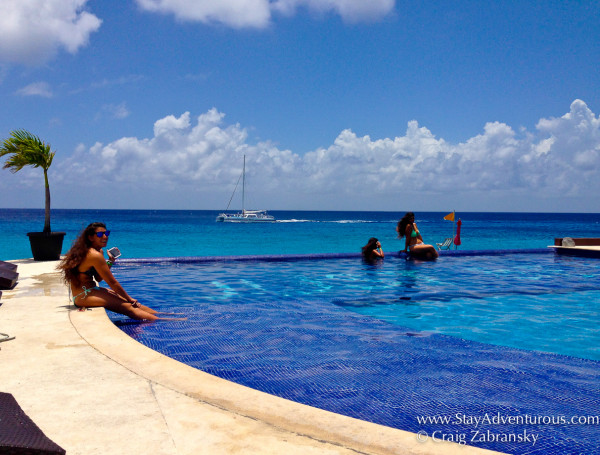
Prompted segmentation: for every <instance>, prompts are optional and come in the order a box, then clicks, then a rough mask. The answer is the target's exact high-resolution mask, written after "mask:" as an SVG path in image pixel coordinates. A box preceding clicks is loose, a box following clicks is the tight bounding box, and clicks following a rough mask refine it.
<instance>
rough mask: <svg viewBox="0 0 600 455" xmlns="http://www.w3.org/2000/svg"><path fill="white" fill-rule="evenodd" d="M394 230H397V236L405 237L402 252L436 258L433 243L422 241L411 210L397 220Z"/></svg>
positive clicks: (421, 257)
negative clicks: (428, 243)
mask: <svg viewBox="0 0 600 455" xmlns="http://www.w3.org/2000/svg"><path fill="white" fill-rule="evenodd" d="M396 232H398V238H400V239H401V238H402V237H405V238H406V243H405V245H404V250H403V251H404V252H410V254H411V256H413V257H416V258H419V259H436V258H437V257H438V252H437V251H436V249H435V247H434V246H433V245H427V244H425V243H423V237H421V233H420V232H419V228H417V224H416V223H415V214H414V213H413V212H407V213H406V215H404V216H403V217H402V219H401V220H400V221H398V225H397V226H396Z"/></svg>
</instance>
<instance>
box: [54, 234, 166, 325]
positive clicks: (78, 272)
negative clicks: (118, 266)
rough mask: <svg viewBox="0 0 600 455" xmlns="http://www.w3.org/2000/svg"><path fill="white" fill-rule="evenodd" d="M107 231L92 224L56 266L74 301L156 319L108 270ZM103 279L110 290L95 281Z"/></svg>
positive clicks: (80, 305) (109, 264)
mask: <svg viewBox="0 0 600 455" xmlns="http://www.w3.org/2000/svg"><path fill="white" fill-rule="evenodd" d="M109 235H110V231H107V230H106V225H105V224H104V223H92V224H90V225H89V226H88V227H86V228H85V229H84V230H83V231H82V232H81V234H79V237H77V238H76V239H75V241H74V242H73V245H72V246H71V249H70V250H69V252H68V253H67V254H66V255H65V257H64V258H63V260H62V261H61V262H60V264H59V265H58V269H59V270H62V272H63V274H64V280H65V283H66V284H67V285H68V286H70V288H71V292H72V293H73V304H74V305H75V306H76V307H77V308H80V309H84V308H94V307H104V308H106V309H107V310H110V311H114V312H115V313H120V314H124V315H125V316H129V317H130V318H132V319H138V320H147V321H156V320H157V319H171V318H159V317H158V316H156V315H157V314H159V313H158V312H157V311H155V310H153V309H151V308H148V307H147V306H144V305H142V304H140V303H139V302H138V301H137V300H136V299H133V298H131V297H130V296H129V294H127V292H125V289H123V287H122V286H121V285H120V284H119V282H118V281H117V279H116V278H115V277H114V276H113V274H112V272H111V271H110V267H112V264H113V262H114V261H115V258H114V257H113V256H112V255H111V254H110V253H109V260H108V261H106V260H105V258H104V254H103V252H102V248H103V247H105V246H106V244H107V243H108V236H109ZM102 280H104V281H106V283H107V284H108V285H109V286H110V287H111V289H106V288H101V287H99V286H98V285H97V284H96V281H98V282H100V281H102Z"/></svg>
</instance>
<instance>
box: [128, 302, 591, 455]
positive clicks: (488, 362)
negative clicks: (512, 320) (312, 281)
mask: <svg viewBox="0 0 600 455" xmlns="http://www.w3.org/2000/svg"><path fill="white" fill-rule="evenodd" d="M192 318H194V319H199V320H201V321H202V324H201V326H202V328H201V330H197V329H196V330H195V331H192V332H189V333H188V338H187V339H184V340H181V339H180V340H179V341H177V342H176V343H164V340H168V339H171V336H170V335H169V332H170V331H177V332H180V328H181V327H185V325H186V323H185V322H182V323H177V324H154V325H148V324H144V325H138V326H136V325H131V324H126V325H123V326H122V329H124V330H125V331H126V332H128V331H131V332H132V336H134V337H135V338H136V339H138V340H140V341H143V342H144V343H145V344H147V345H148V346H150V347H151V348H153V349H155V350H157V351H159V352H163V353H164V354H166V355H169V356H170V357H173V358H175V359H177V360H180V361H183V362H185V363H188V364H191V365H193V366H196V367H197V368H199V369H202V370H204V371H206V372H208V373H210V374H213V375H216V376H219V377H222V378H224V379H227V380H231V381H235V382H238V383H241V384H244V385H247V386H249V387H252V388H255V389H258V390H262V391H264V392H267V393H270V394H273V395H277V396H281V397H283V398H287V399H291V400H294V401H298V402H301V403H305V404H308V405H311V406H315V407H320V408H322V409H327V410H330V411H333V412H337V413H340V414H346V415H349V416H352V417H356V418H359V419H362V420H367V421H372V422H375V423H380V424H383V425H388V426H392V427H395V428H400V429H404V430H408V431H412V432H418V431H420V430H423V431H427V432H429V433H431V432H433V431H435V430H437V431H438V432H444V433H446V434H464V435H466V436H467V437H472V436H473V435H474V431H477V428H475V427H474V425H472V424H466V423H460V424H459V423H456V422H453V423H449V424H441V423H438V424H431V423H419V422H418V421H417V417H418V416H438V415H442V416H456V415H464V416H482V415H484V414H486V413H488V414H490V415H501V416H519V415H520V416H522V415H525V414H529V415H542V416H558V415H566V416H571V415H600V398H599V397H600V363H599V362H595V361H591V360H583V359H577V358H572V357H566V356H559V355H554V354H543V353H539V352H533V351H521V350H517V349H509V348H503V347H498V346H491V345H486V344H483V343H476V342H472V341H466V340H462V339H458V338H454V337H449V336H444V335H438V334H424V336H414V335H418V334H417V333H415V332H414V331H413V330H409V329H404V328H402V327H398V326H392V325H390V324H387V323H385V322H381V321H377V320H374V319H371V318H368V317H363V316H360V315H356V314H354V313H349V312H347V311H344V310H343V309H340V308H338V307H336V306H332V305H331V304H330V303H328V302H318V301H317V302H314V301H313V302H303V301H300V300H295V301H286V302H281V301H276V302H272V301H265V302H262V303H260V304H259V305H258V306H253V307H252V308H249V307H248V305H244V304H243V303H240V304H237V305H236V304H235V302H230V304H229V305H219V304H215V305H208V306H205V307H204V308H200V309H198V312H197V313H195V314H194V315H193V316H192ZM198 322H199V321H198ZM190 325H191V326H194V327H197V325H196V321H194V323H193V324H190ZM136 327H137V328H136ZM275 327H277V328H275ZM130 328H136V329H135V330H129V329H130ZM488 429H489V430H493V431H496V432H499V433H507V432H512V433H515V432H518V431H525V430H527V431H531V432H535V433H536V434H538V435H539V438H540V439H539V440H538V441H537V442H536V444H535V445H532V444H531V443H515V442H497V441H491V442H490V441H485V442H477V441H476V442H474V443H471V444H472V445H475V446H479V447H484V448H488V449H491V450H498V451H502V452H507V453H515V454H538V453H540V454H541V453H543V454H561V455H562V454H568V453H600V442H599V441H600V428H599V427H598V425H580V426H577V425H568V426H565V425H562V426H561V425H529V426H528V425H522V426H518V425H517V426H515V425H495V426H488V427H487V428H486V430H488Z"/></svg>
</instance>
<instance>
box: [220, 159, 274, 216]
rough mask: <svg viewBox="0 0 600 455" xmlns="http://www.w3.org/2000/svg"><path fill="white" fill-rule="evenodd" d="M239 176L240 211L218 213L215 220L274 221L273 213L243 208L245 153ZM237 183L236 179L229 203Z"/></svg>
mask: <svg viewBox="0 0 600 455" xmlns="http://www.w3.org/2000/svg"><path fill="white" fill-rule="evenodd" d="M240 177H241V178H242V211H241V212H238V213H225V212H223V213H219V215H218V216H217V219H216V220H215V221H218V222H223V223H256V222H265V221H275V217H274V216H273V215H269V214H268V213H267V211H266V210H246V209H244V202H245V197H246V155H244V168H243V170H242V175H241V176H240ZM239 183H240V181H239V179H238V183H237V184H236V185H235V188H234V190H233V194H232V195H231V199H229V204H231V200H232V199H233V196H234V195H235V190H236V189H237V185H238V184H239ZM229 204H227V208H226V209H225V210H226V211H227V210H228V209H229Z"/></svg>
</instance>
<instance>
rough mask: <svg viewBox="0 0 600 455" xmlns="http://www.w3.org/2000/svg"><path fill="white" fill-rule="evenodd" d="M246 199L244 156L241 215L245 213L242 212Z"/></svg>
mask: <svg viewBox="0 0 600 455" xmlns="http://www.w3.org/2000/svg"><path fill="white" fill-rule="evenodd" d="M245 197H246V155H244V170H243V171H242V213H246V211H245V210H244V207H245V205H244V202H245V201H244V198H245Z"/></svg>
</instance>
